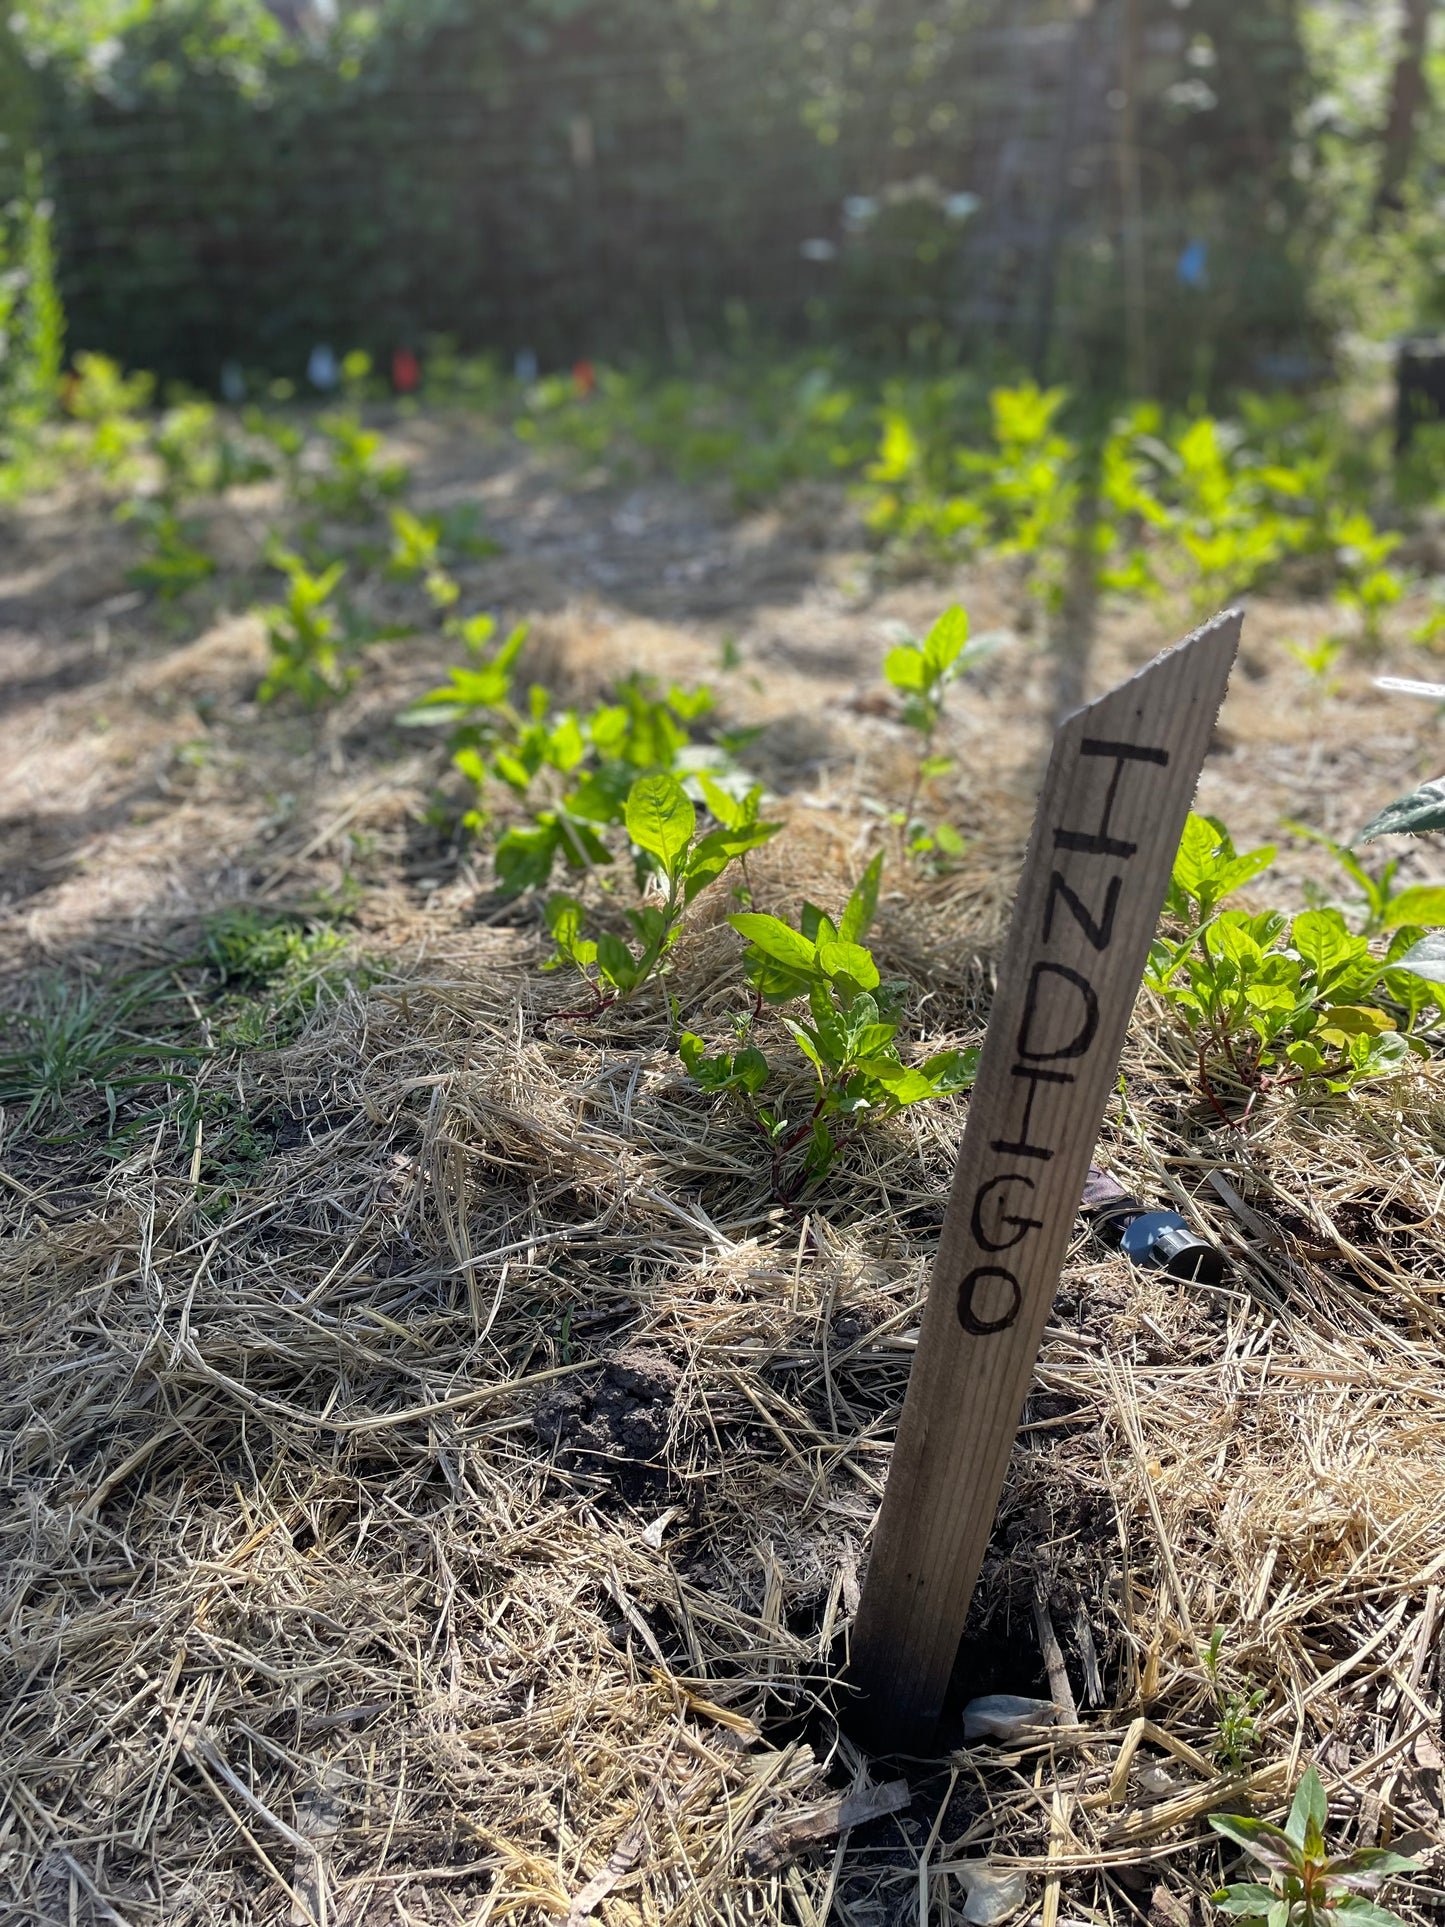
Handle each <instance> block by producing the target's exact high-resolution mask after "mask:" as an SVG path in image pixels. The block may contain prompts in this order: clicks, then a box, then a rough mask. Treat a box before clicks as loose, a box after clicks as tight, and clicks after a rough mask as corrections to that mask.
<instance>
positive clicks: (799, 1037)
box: [783, 1017, 828, 1084]
mask: <svg viewBox="0 0 1445 1927" xmlns="http://www.w3.org/2000/svg"><path fill="white" fill-rule="evenodd" d="M783 1022H784V1023H785V1024H786V1025H787V1027H788V1035H789V1036H790V1037H791V1038H792V1040H793V1042H794V1043H795V1044H796V1045H797V1047H798V1049H799V1050H800V1051H801V1052H802V1053H803V1055H804V1057H806V1058H807V1060H808V1062H809V1063H810V1064H811V1065H812V1066H813V1068H814V1069H815V1070H816V1071H817V1073H818V1080H819V1082H820V1083H823V1084H826V1083H827V1081H828V1066H827V1065H826V1064H825V1063H824V1061H823V1056H822V1053H821V1051H820V1050H819V1049H818V1046H817V1044H816V1043H815V1042H814V1041H813V1036H812V1033H811V1032H810V1031H808V1030H805V1029H804V1027H803V1026H802V1025H801V1024H796V1023H794V1021H793V1019H792V1018H791V1017H785V1018H784V1019H783Z"/></svg>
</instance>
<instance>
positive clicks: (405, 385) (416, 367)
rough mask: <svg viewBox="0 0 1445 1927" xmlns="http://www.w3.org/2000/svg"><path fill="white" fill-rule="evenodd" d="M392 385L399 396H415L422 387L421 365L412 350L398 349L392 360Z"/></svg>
mask: <svg viewBox="0 0 1445 1927" xmlns="http://www.w3.org/2000/svg"><path fill="white" fill-rule="evenodd" d="M391 385H392V387H393V388H394V389H395V390H396V392H397V393H398V394H399V395H411V394H415V392H416V390H417V389H418V388H419V387H420V385H421V363H420V362H419V361H418V360H417V358H416V356H415V355H414V354H413V353H412V351H411V349H410V348H398V349H397V350H396V352H395V353H394V354H393V355H392V358H391Z"/></svg>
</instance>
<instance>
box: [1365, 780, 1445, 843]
mask: <svg viewBox="0 0 1445 1927" xmlns="http://www.w3.org/2000/svg"><path fill="white" fill-rule="evenodd" d="M1427 830H1445V776H1436V777H1433V778H1432V779H1431V781H1430V782H1428V783H1422V784H1421V785H1420V787H1419V789H1417V790H1411V791H1410V793H1409V795H1408V796H1397V797H1396V799H1395V801H1394V802H1393V803H1387V804H1386V805H1385V807H1384V809H1382V810H1381V811H1380V813H1379V815H1378V816H1372V817H1371V818H1370V820H1369V822H1368V823H1367V824H1366V825H1365V827H1364V829H1362V830H1361V831H1360V834H1359V837H1358V838H1357V841H1358V842H1361V843H1369V842H1372V841H1373V840H1374V838H1375V837H1377V836H1420V835H1423V834H1424V833H1425V832H1426V831H1427Z"/></svg>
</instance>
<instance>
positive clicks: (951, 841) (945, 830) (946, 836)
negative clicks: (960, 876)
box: [933, 823, 968, 856]
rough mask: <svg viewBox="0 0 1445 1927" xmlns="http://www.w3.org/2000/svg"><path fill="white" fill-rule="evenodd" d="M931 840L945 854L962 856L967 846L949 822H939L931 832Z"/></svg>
mask: <svg viewBox="0 0 1445 1927" xmlns="http://www.w3.org/2000/svg"><path fill="white" fill-rule="evenodd" d="M933 840H934V842H935V843H937V845H938V847H939V849H940V850H942V852H943V854H944V855H945V856H962V855H963V853H964V851H965V850H966V849H967V848H968V845H967V843H965V842H964V840H963V838H962V837H961V836H960V835H959V833H958V831H957V830H956V829H954V827H953V825H952V824H951V823H940V824H939V825H938V827H937V828H936V829H935V830H934V832H933Z"/></svg>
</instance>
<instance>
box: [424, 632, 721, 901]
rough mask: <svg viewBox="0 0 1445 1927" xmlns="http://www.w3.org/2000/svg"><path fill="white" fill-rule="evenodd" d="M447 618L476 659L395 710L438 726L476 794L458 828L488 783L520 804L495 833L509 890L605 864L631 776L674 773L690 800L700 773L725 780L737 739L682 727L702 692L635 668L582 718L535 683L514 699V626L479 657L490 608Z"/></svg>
mask: <svg viewBox="0 0 1445 1927" xmlns="http://www.w3.org/2000/svg"><path fill="white" fill-rule="evenodd" d="M448 627H449V632H450V633H452V634H454V635H457V636H459V637H460V639H461V640H463V641H464V642H466V644H467V647H468V649H469V650H470V651H471V653H472V654H473V656H474V657H477V658H479V661H478V664H477V666H476V667H468V668H455V669H453V670H452V671H451V673H450V678H449V680H448V681H447V682H446V683H444V684H443V685H442V686H441V687H440V688H438V689H433V690H431V691H429V692H428V693H427V695H425V696H423V697H422V698H421V700H420V701H419V702H417V703H414V704H413V705H412V707H411V708H410V709H408V710H406V711H404V712H403V713H402V715H401V717H400V718H399V720H400V721H401V722H403V723H405V724H410V725H425V726H433V727H436V726H440V727H444V728H446V729H447V730H448V731H449V737H448V741H449V746H450V747H451V750H452V762H453V765H454V767H455V768H457V769H458V770H460V772H461V773H462V774H463V775H464V776H465V777H466V778H467V779H468V781H469V782H470V783H471V784H472V785H473V787H474V789H475V792H476V802H475V804H474V806H473V807H472V808H471V809H470V810H469V811H468V812H467V813H466V815H465V816H464V818H463V827H464V828H466V829H468V830H471V831H473V832H474V833H475V832H477V831H479V830H481V829H482V828H483V827H484V826H485V825H486V823H487V821H488V820H489V816H490V809H489V805H488V798H489V795H490V794H491V793H494V792H495V791H496V790H498V789H500V790H502V791H504V792H509V793H510V798H511V800H512V801H513V803H514V804H521V805H522V806H524V807H525V808H526V809H527V810H528V811H529V813H530V820H529V821H528V822H526V823H522V824H514V825H512V826H511V827H509V828H508V829H507V830H505V831H504V833H503V834H502V836H501V837H499V839H498V841H497V846H496V851H495V856H494V863H495V868H496V875H497V881H498V883H499V885H500V886H501V888H502V890H503V891H504V892H506V893H507V894H508V895H516V894H517V893H519V892H520V891H523V890H529V889H541V888H543V887H544V886H545V885H546V884H547V882H548V880H549V879H550V877H551V874H552V870H553V866H554V864H555V863H556V862H557V861H558V859H559V858H560V859H561V860H562V861H563V862H565V863H566V864H567V865H568V866H569V867H570V868H572V869H574V870H591V869H593V868H594V867H595V866H598V865H602V864H608V863H610V862H611V861H612V855H613V853H612V851H611V849H610V848H609V847H608V844H607V842H606V840H605V837H604V832H606V831H607V830H609V829H611V828H614V827H620V826H621V825H622V823H623V820H624V816H625V813H626V807H627V798H628V795H629V793H630V792H631V789H632V786H633V784H634V783H635V782H636V781H637V779H638V777H639V776H643V775H655V774H662V773H666V774H668V775H672V776H675V777H677V779H678V780H679V782H681V783H683V784H684V785H685V786H687V787H688V788H690V789H691V790H692V791H693V793H694V794H695V796H696V797H697V799H698V800H699V801H705V800H707V799H706V797H705V795H704V793H703V791H702V789H701V782H702V778H703V776H704V775H708V776H711V777H712V778H713V779H714V781H715V783H716V784H718V785H719V786H720V785H721V784H723V783H728V784H734V785H735V784H736V778H737V771H736V769H735V766H734V765H733V762H732V756H731V749H732V747H734V746H736V745H737V744H738V743H739V740H740V739H739V738H737V737H727V736H724V737H722V738H720V739H719V740H718V741H717V742H716V743H701V742H694V741H693V739H692V734H691V731H692V727H693V726H694V725H695V724H697V723H698V722H699V721H701V720H702V719H703V718H704V717H706V716H707V715H708V713H709V712H710V711H711V709H712V707H713V696H712V692H711V691H710V690H708V689H705V688H704V689H698V690H691V691H689V690H684V689H680V688H678V687H677V686H676V685H674V686H673V687H672V688H670V689H669V690H668V691H667V692H666V694H665V695H661V694H659V692H658V690H657V687H656V685H655V683H654V682H653V681H652V679H651V678H650V677H646V676H641V675H636V674H634V675H630V676H626V677H624V678H623V680H622V681H621V682H620V683H619V684H618V686H617V689H616V692H615V693H616V698H617V700H616V701H614V702H606V703H602V704H599V705H598V707H597V708H596V709H594V710H592V711H590V712H589V713H588V714H587V715H585V716H581V715H579V714H578V713H577V712H576V711H575V710H571V709H563V710H558V709H555V708H554V707H553V706H552V698H551V696H550V694H549V692H548V691H547V690H546V689H544V688H542V687H541V686H540V685H537V684H534V685H533V686H532V688H531V689H530V690H529V691H528V692H527V694H526V697H525V699H523V698H520V697H519V696H518V695H516V694H514V692H513V688H512V672H513V669H514V667H515V664H516V659H517V656H518V653H519V652H520V650H521V647H522V643H523V641H524V640H525V635H526V632H525V630H522V629H519V630H514V631H513V633H512V635H511V636H510V637H509V638H508V640H507V641H506V642H505V643H504V644H503V645H502V647H501V648H500V649H498V650H497V651H496V652H495V653H494V654H493V655H492V656H491V657H490V658H485V657H483V656H482V652H483V650H484V649H485V648H486V647H487V644H488V642H489V641H490V638H491V636H492V634H493V633H494V628H495V625H494V624H493V623H492V621H491V618H490V617H473V618H471V619H470V620H469V621H468V622H465V623H460V624H451V625H448ZM729 793H730V794H731V791H729ZM715 813H716V812H715ZM752 820H754V821H755V820H756V810H755V809H754V816H753V819H752ZM719 821H725V819H724V818H722V817H721V816H720V817H719Z"/></svg>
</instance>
